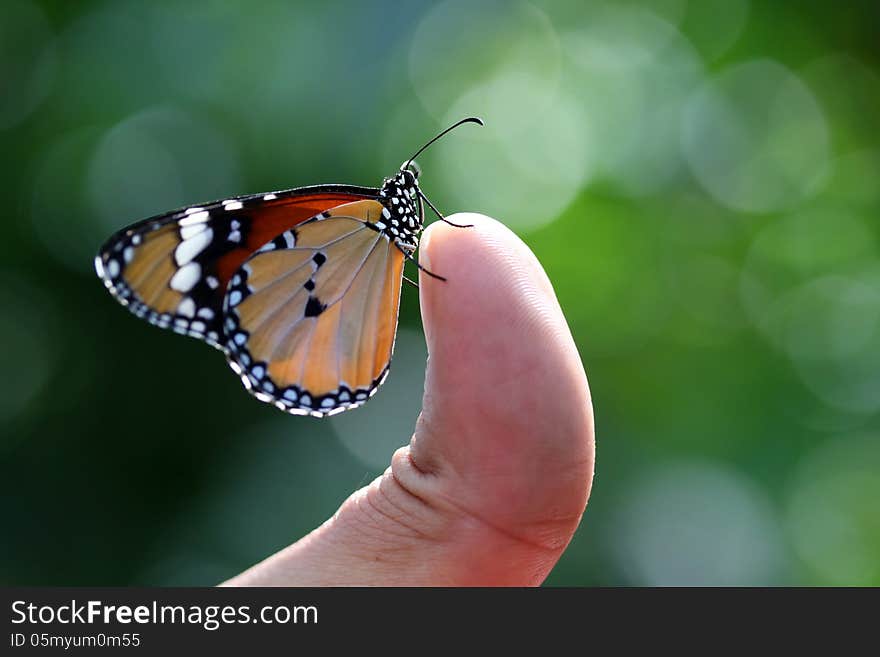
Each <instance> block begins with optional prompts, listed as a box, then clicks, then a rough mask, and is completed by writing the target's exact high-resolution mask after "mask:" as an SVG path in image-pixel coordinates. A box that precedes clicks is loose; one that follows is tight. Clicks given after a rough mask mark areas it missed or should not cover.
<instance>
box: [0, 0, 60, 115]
mask: <svg viewBox="0 0 880 657" xmlns="http://www.w3.org/2000/svg"><path fill="white" fill-rule="evenodd" d="M57 59H58V58H57V52H56V49H55V44H54V36H53V34H52V30H51V28H50V26H49V23H48V21H47V20H46V16H45V14H44V13H43V11H42V9H40V7H38V6H37V5H35V4H34V3H32V2H29V1H28V0H7V1H6V2H4V3H3V20H2V21H0V89H2V92H0V130H6V129H9V128H12V127H13V126H15V125H16V124H18V123H20V122H21V121H23V120H24V119H25V118H27V116H28V115H30V113H31V112H33V111H34V109H36V108H37V107H38V106H39V104H40V103H41V102H42V101H43V100H44V99H45V98H46V96H47V94H48V93H49V91H50V90H51V88H52V83H53V81H54V78H55V73H56V68H57V64H58V61H57Z"/></svg>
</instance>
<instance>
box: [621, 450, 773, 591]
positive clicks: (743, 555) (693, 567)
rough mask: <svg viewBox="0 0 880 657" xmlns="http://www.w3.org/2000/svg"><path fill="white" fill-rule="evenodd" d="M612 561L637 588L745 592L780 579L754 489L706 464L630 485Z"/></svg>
mask: <svg viewBox="0 0 880 657" xmlns="http://www.w3.org/2000/svg"><path fill="white" fill-rule="evenodd" d="M612 553H613V558H614V559H615V560H616V561H617V562H618V565H619V567H620V568H621V570H622V571H623V573H624V574H625V576H626V577H627V580H628V582H629V583H630V584H634V585H638V586H750V585H772V584H774V583H778V582H779V580H780V576H781V575H780V567H781V562H782V561H781V556H782V543H781V536H780V535H779V531H778V530H777V520H776V517H775V514H774V511H773V508H772V506H771V505H770V502H769V501H768V499H767V497H766V495H765V494H764V492H763V491H762V490H760V489H759V488H758V487H757V486H755V484H753V483H752V482H751V481H749V480H748V479H746V478H745V477H743V476H742V475H740V474H739V473H737V472H734V471H732V470H729V469H726V468H724V467H721V466H719V465H714V464H711V463H684V462H682V463H676V464H671V465H668V466H665V467H660V468H657V469H655V470H654V471H652V472H648V473H645V474H644V475H642V476H641V477H640V478H639V479H638V480H637V481H635V482H633V484H632V486H631V488H630V493H629V494H628V496H627V497H626V499H625V500H624V502H623V504H622V506H621V507H620V509H619V510H618V520H617V523H616V527H615V530H614V533H613V544H612Z"/></svg>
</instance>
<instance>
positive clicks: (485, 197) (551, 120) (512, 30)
mask: <svg viewBox="0 0 880 657" xmlns="http://www.w3.org/2000/svg"><path fill="white" fill-rule="evenodd" d="M462 24H467V25H468V26H469V29H467V30H461V29H458V26H460V25H462ZM487 53H491V56H487ZM409 65H410V77H411V79H412V82H413V86H414V88H415V90H416V94H417V95H418V97H419V99H420V100H421V102H422V104H423V105H424V107H425V109H426V110H427V112H428V113H429V114H431V115H432V116H434V117H435V118H437V120H438V123H439V124H440V125H442V126H443V127H445V126H446V125H449V124H451V123H452V122H454V121H456V120H458V119H460V118H462V117H463V116H468V115H474V114H477V115H480V116H481V117H482V118H483V119H485V121H486V126H485V127H484V128H482V129H481V130H467V131H465V130H462V131H461V132H460V133H459V134H457V135H456V137H455V139H449V140H445V141H444V142H441V143H439V144H437V146H436V147H434V148H433V149H432V151H431V152H430V153H427V154H426V157H425V159H426V160H430V159H434V158H436V159H437V160H438V161H439V165H437V166H433V167H429V168H430V169H431V171H433V172H436V173H435V174H434V175H436V176H437V178H438V180H439V182H440V183H441V185H443V186H444V187H445V188H447V189H449V190H451V191H452V193H453V194H454V195H455V200H456V201H458V202H459V203H461V204H465V203H466V204H467V206H466V209H468V210H473V211H479V212H483V213H485V214H489V215H492V216H495V217H498V218H499V219H500V220H502V221H504V222H505V223H506V224H507V225H509V226H511V227H512V228H514V229H528V228H534V227H537V226H540V225H543V224H545V223H548V222H551V221H553V220H554V219H555V218H556V217H557V215H558V214H559V213H560V212H561V211H562V210H563V209H564V208H565V207H566V206H567V205H568V204H569V203H570V202H571V201H572V200H573V199H574V197H575V196H576V195H577V193H578V192H579V191H580V189H581V187H582V185H583V184H585V182H586V181H587V180H588V178H589V175H590V161H589V157H590V153H591V151H592V150H593V149H592V148H591V145H590V125H589V123H588V121H587V120H586V117H585V116H584V114H583V112H582V111H581V106H580V99H579V98H577V97H575V96H573V95H571V94H570V93H569V92H567V91H566V90H563V89H561V88H560V85H559V82H560V75H561V71H562V56H561V48H560V44H559V39H558V37H557V35H556V32H555V30H554V28H553V26H552V24H551V23H550V20H549V19H548V18H547V16H546V15H545V14H544V13H543V12H542V11H541V10H539V9H537V8H536V7H534V6H533V5H531V4H529V3H527V2H522V1H519V0H517V1H516V2H512V3H504V2H499V1H493V2H488V3H469V2H463V1H461V0H447V1H446V2H443V3H441V4H438V5H436V6H435V7H433V8H432V9H431V11H429V12H428V13H427V14H426V15H425V17H424V18H423V19H422V21H421V22H420V24H419V26H418V28H417V29H416V31H415V34H414V38H413V41H412V46H411V48H410V58H409Z"/></svg>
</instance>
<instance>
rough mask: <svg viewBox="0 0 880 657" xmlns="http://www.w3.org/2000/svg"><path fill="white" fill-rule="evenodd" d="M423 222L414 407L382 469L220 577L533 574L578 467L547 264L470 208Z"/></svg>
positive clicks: (317, 582) (580, 386)
mask: <svg viewBox="0 0 880 657" xmlns="http://www.w3.org/2000/svg"><path fill="white" fill-rule="evenodd" d="M449 219H450V221H454V222H456V223H460V224H474V227H473V228H470V229H461V228H454V227H451V226H449V225H447V224H444V223H442V222H437V223H434V224H433V225H431V226H430V227H429V228H428V229H427V230H426V231H425V233H424V236H423V238H422V243H421V249H420V262H421V263H422V265H424V266H425V267H427V268H428V269H430V270H431V271H434V272H438V273H441V274H443V275H445V276H446V277H447V278H448V281H447V282H446V283H442V282H438V281H435V280H432V279H430V278H428V277H427V276H425V275H424V274H423V275H422V276H421V278H420V303H421V310H422V319H423V323H424V327H425V334H426V338H427V343H428V353H429V354H430V356H429V359H428V369H427V376H426V382H425V395H424V401H423V406H422V413H421V415H420V416H419V419H418V421H417V423H416V427H415V432H414V434H413V436H412V439H411V441H410V444H409V445H408V446H406V447H402V448H401V449H399V450H398V451H397V452H395V453H394V455H393V456H392V457H391V465H390V467H389V468H388V469H387V470H386V471H385V473H384V474H383V475H382V476H380V477H379V478H378V479H376V480H375V481H373V482H372V483H371V484H369V485H368V486H366V487H364V488H362V489H360V490H358V491H357V492H355V493H354V494H353V495H351V497H349V498H348V499H347V500H346V501H345V502H344V503H343V504H342V506H341V507H340V508H339V510H338V511H337V512H336V513H335V514H334V515H333V517H332V518H330V519H329V520H327V521H326V522H325V523H324V524H323V525H321V526H320V527H319V528H317V529H316V530H314V531H313V532H312V533H310V534H309V535H308V536H306V537H305V538H303V539H301V540H299V541H297V542H296V543H294V544H292V545H290V546H289V547H287V548H285V549H284V550H282V551H280V552H278V553H277V554H275V555H273V556H271V557H269V558H268V559H266V560H265V561H263V562H261V563H259V564H257V565H255V566H253V567H252V568H250V569H248V570H247V571H245V572H244V573H242V574H241V575H238V576H237V577H234V578H233V579H231V580H229V581H227V582H225V583H224V586H357V585H366V586H372V585H376V586H535V585H538V584H540V583H541V582H543V581H544V579H545V578H546V577H547V574H548V573H549V572H550V570H551V569H552V568H553V566H554V565H555V563H556V562H557V560H558V559H559V557H560V556H561V555H562V553H563V551H564V550H565V548H566V546H567V545H568V543H569V540H570V539H571V536H572V534H573V533H574V531H575V529H576V528H577V526H578V523H579V522H580V519H581V515H582V514H583V511H584V508H585V506H586V504H587V499H588V498H589V494H590V485H591V482H592V478H593V460H594V439H593V413H592V404H591V401H590V392H589V388H588V385H587V378H586V375H585V374H584V369H583V365H582V364H581V360H580V357H579V356H578V352H577V348H576V347H575V344H574V340H573V339H572V337H571V332H570V331H569V329H568V325H567V324H566V321H565V318H564V316H563V314H562V310H561V309H560V307H559V303H558V302H557V300H556V295H555V294H554V292H553V287H552V286H551V284H550V281H549V279H548V278H547V275H546V274H545V273H544V270H543V269H542V268H541V265H540V264H539V263H538V260H537V259H536V258H535V256H534V254H532V252H531V251H530V250H529V248H528V247H527V246H526V245H525V244H524V243H523V242H522V241H521V240H520V239H519V238H518V237H517V236H516V235H515V234H514V233H513V232H511V231H510V230H509V229H507V228H506V227H505V226H504V225H503V224H501V223H499V222H497V221H495V220H494V219H490V218H489V217H485V216H482V215H476V214H458V215H454V216H452V217H450V218H449Z"/></svg>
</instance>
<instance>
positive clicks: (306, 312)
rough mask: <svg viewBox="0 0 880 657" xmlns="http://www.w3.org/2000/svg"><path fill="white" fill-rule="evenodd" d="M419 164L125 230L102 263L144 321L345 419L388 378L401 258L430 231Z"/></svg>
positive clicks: (275, 400) (269, 395) (302, 408)
mask: <svg viewBox="0 0 880 657" xmlns="http://www.w3.org/2000/svg"><path fill="white" fill-rule="evenodd" d="M467 121H474V122H476V120H474V119H468V120H465V122H467ZM447 131H448V130H447ZM441 134H445V133H441ZM435 139H436V138H435ZM432 141H433V140H432ZM429 143H431V142H429ZM411 165H412V158H411V159H410V160H409V161H407V162H406V163H404V165H403V166H402V167H401V168H400V170H399V171H398V172H397V173H396V174H395V175H393V176H391V177H389V178H386V179H385V180H384V181H383V183H382V185H381V187H378V188H373V187H357V186H353V185H318V186H313V187H302V188H297V189H290V190H286V191H278V192H270V193H266V194H254V195H249V196H240V197H235V198H229V199H226V200H222V201H216V202H212V203H204V204H199V205H195V206H191V207H186V208H182V209H180V210H175V211H173V212H169V213H166V214H163V215H158V216H156V217H152V218H150V219H146V220H144V221H141V222H139V223H136V224H134V225H132V226H129V227H128V228H125V229H123V230H121V231H119V232H118V233H116V234H115V235H113V236H112V237H111V238H110V239H109V240H108V241H107V242H106V243H105V244H104V246H103V247H102V248H101V249H100V251H99V253H98V255H97V257H96V258H95V269H96V271H97V273H98V276H99V277H100V278H101V279H102V281H103V282H104V285H105V287H106V288H107V289H108V290H109V291H110V293H111V294H112V295H113V296H114V297H115V298H116V299H117V300H118V301H119V302H120V303H121V304H122V305H124V306H126V307H127V308H128V309H129V310H130V311H131V312H132V313H134V314H135V315H136V316H138V317H139V318H141V319H144V320H146V321H147V322H149V323H151V324H154V325H156V326H159V327H160V328H166V329H170V330H172V331H174V332H175V333H179V334H182V335H188V336H191V337H194V338H197V339H199V340H202V341H204V342H207V343H208V344H210V345H212V346H214V347H216V348H218V349H220V350H221V351H223V353H224V354H225V355H226V358H227V361H228V362H229V365H230V366H231V367H232V369H233V370H234V371H235V373H236V374H237V375H238V376H239V378H240V379H241V381H242V383H243V385H244V386H245V388H246V389H247V390H248V391H249V392H250V393H251V394H252V395H254V396H255V397H256V398H257V399H258V400H260V401H263V402H266V403H271V404H273V405H274V406H276V407H277V408H279V409H281V410H283V411H286V412H288V413H292V414H295V415H312V416H316V417H323V416H326V415H333V414H335V413H338V412H341V411H344V410H346V409H349V408H354V407H356V406H359V405H361V404H363V403H364V402H365V401H366V400H367V399H369V397H371V396H372V395H373V394H374V393H375V392H376V390H377V389H378V387H379V386H380V385H381V384H382V382H383V381H384V380H385V377H386V376H387V374H388V369H389V364H390V361H391V355H392V352H393V349H394V339H395V335H396V331H397V312H398V306H399V302H400V292H401V284H402V280H403V265H404V261H405V260H406V259H412V258H413V256H412V253H413V252H414V251H415V250H416V248H417V247H418V243H419V236H420V234H421V232H422V229H423V227H424V212H423V205H422V199H424V198H425V196H424V194H423V193H422V192H421V191H420V189H419V184H418V170H417V169H416V168H415V167H414V166H411ZM431 207H432V208H433V206H431Z"/></svg>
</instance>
